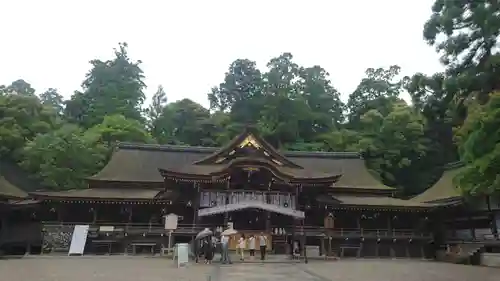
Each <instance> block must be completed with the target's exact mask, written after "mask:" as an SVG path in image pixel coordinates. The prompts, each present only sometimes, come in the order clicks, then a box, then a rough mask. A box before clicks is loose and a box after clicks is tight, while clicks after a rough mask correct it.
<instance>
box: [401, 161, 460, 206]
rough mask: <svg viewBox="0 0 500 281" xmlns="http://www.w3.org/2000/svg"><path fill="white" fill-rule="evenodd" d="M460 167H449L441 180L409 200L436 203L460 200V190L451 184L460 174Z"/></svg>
mask: <svg viewBox="0 0 500 281" xmlns="http://www.w3.org/2000/svg"><path fill="white" fill-rule="evenodd" d="M460 170H461V169H460V165H457V164H455V165H449V166H448V167H445V171H444V172H443V175H442V176H441V178H440V179H439V180H438V181H437V182H436V183H435V184H434V185H433V186H431V187H429V188H428V189H427V190H425V191H424V192H422V193H421V194H419V195H417V196H415V197H413V198H411V199H410V200H411V201H414V202H427V203H437V202H445V201H450V200H453V199H461V197H462V194H461V193H460V190H459V189H458V188H457V187H456V186H455V184H453V179H454V178H455V176H456V175H457V174H458V173H459V172H460Z"/></svg>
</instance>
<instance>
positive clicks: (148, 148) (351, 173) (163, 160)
mask: <svg viewBox="0 0 500 281" xmlns="http://www.w3.org/2000/svg"><path fill="white" fill-rule="evenodd" d="M217 150H218V148H207V147H186V146H170V145H146V144H120V145H119V146H118V148H117V149H116V151H115V152H114V153H113V156H112V157H111V160H110V161H109V162H108V164H107V165H106V166H105V167H104V168H103V169H102V170H101V171H100V172H99V173H97V174H96V175H94V176H92V177H90V178H89V179H90V180H99V181H116V182H145V183H147V182H163V178H162V176H161V174H160V173H159V172H158V169H165V170H175V169H179V167H182V166H185V165H190V164H192V163H194V162H196V161H199V160H201V159H203V158H206V157H207V156H209V155H211V154H213V153H214V152H215V151H217ZM282 154H283V155H284V156H286V157H287V158H288V159H290V160H291V161H293V162H294V163H297V164H298V165H300V166H302V167H304V168H306V167H307V168H308V169H310V170H314V171H317V172H320V173H324V174H341V175H342V176H341V178H340V179H339V180H338V182H337V183H336V184H335V186H337V187H343V188H353V189H375V190H392V189H393V188H391V187H388V186H385V185H383V184H382V183H380V182H379V181H378V180H377V179H375V177H374V176H373V175H372V174H371V173H370V172H369V170H368V169H367V167H366V166H365V162H364V160H363V159H362V158H361V156H360V154H359V153H353V152H305V151H290V152H288V151H285V152H283V153H282Z"/></svg>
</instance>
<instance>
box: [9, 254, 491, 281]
mask: <svg viewBox="0 0 500 281" xmlns="http://www.w3.org/2000/svg"><path fill="white" fill-rule="evenodd" d="M0 276H2V280H9V281H25V280H36V281H63V280H64V281H66V280H71V281H93V280H106V281H115V280H116V281H118V280H120V281H157V280H172V281H207V280H210V281H218V280H221V281H224V280H230V281H240V280H241V281H245V280H248V281H264V280H276V281H281V280H287V281H329V280H330V281H336V280H342V281H358V280H359V281H361V280H362V281H368V280H369V281H392V280H394V281H401V280H405V281H447V280H453V281H472V280H481V281H489V280H491V281H493V280H498V278H499V277H498V276H500V269H496V268H486V267H478V266H464V265H455V264H446V263H436V262H425V261H408V260H406V261H405V260H343V261H336V262H319V261H314V262H311V263H309V264H287V263H266V264H259V263H255V264H241V263H240V264H238V263H235V264H233V265H224V266H223V265H219V264H214V265H201V264H195V265H189V266H188V267H186V268H175V266H174V264H173V262H172V260H168V259H161V258H147V257H28V258H23V259H4V260H0Z"/></svg>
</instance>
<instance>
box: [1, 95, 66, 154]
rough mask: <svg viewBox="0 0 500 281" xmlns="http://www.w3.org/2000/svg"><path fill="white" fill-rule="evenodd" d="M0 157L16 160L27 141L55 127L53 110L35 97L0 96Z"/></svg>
mask: <svg viewBox="0 0 500 281" xmlns="http://www.w3.org/2000/svg"><path fill="white" fill-rule="evenodd" d="M0 117H1V118H0V155H2V156H7V157H11V158H17V156H18V155H17V153H18V152H19V150H20V149H21V148H22V147H23V146H24V144H25V143H26V142H27V141H30V140H32V139H33V138H35V136H36V135H37V134H41V133H47V132H50V131H51V130H52V129H54V127H56V126H57V122H56V116H55V113H54V111H53V110H49V109H48V108H47V107H45V106H43V105H42V104H41V102H40V100H39V99H38V97H37V96H35V95H19V94H6V95H3V96H0Z"/></svg>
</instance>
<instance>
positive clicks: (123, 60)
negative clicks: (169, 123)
mask: <svg viewBox="0 0 500 281" xmlns="http://www.w3.org/2000/svg"><path fill="white" fill-rule="evenodd" d="M90 63H91V64H92V69H91V70H90V72H89V73H87V76H86V79H85V81H83V83H82V88H83V90H84V91H83V92H75V94H74V95H73V96H72V97H71V99H70V100H69V101H67V103H66V108H65V115H66V116H67V119H68V120H69V121H71V122H74V123H76V124H79V125H81V126H82V127H84V128H90V127H92V126H95V125H97V124H100V123H101V122H102V121H103V120H104V118H105V116H108V115H116V114H120V115H123V116H124V117H125V118H127V119H134V120H138V121H141V122H142V121H143V118H142V115H141V113H142V112H141V106H142V104H143V102H144V99H145V95H144V92H143V91H144V88H145V87H146V85H145V84H144V81H143V80H144V74H143V71H142V69H141V68H140V64H141V61H135V62H134V61H132V60H131V59H130V58H129V56H128V52H127V44H126V43H121V44H120V45H119V48H118V49H115V57H114V58H113V59H112V60H107V61H101V60H92V61H91V62H90Z"/></svg>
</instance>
